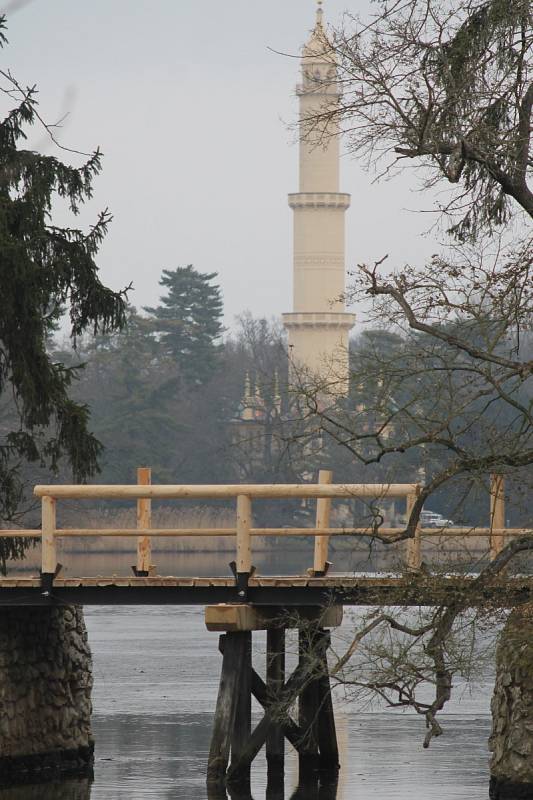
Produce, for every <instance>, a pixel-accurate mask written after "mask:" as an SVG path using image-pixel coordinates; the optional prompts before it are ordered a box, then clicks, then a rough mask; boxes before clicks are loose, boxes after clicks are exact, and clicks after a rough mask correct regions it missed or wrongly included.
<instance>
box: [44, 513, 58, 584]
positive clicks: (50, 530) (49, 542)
mask: <svg viewBox="0 0 533 800" xmlns="http://www.w3.org/2000/svg"><path fill="white" fill-rule="evenodd" d="M41 514H42V517H41V528H42V531H41V547H42V552H41V559H42V561H41V563H42V566H41V571H42V573H43V575H54V574H55V571H56V568H57V553H56V537H55V532H56V501H55V499H54V498H53V497H43V499H42V512H41Z"/></svg>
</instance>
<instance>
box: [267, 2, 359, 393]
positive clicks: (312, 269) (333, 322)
mask: <svg viewBox="0 0 533 800" xmlns="http://www.w3.org/2000/svg"><path fill="white" fill-rule="evenodd" d="M323 15H324V12H323V10H322V2H321V0H318V8H317V14H316V24H315V27H314V29H313V31H312V32H311V36H310V38H309V40H308V42H307V44H305V46H304V48H303V51H302V62H301V64H302V67H301V68H302V82H301V84H299V85H298V86H297V88H296V94H297V95H298V97H299V99H300V186H299V188H300V191H299V192H298V193H297V194H290V195H289V206H290V207H291V208H292V210H293V212H294V262H293V263H294V295H293V311H292V313H290V314H283V324H284V326H285V328H286V330H287V332H288V337H289V356H290V359H291V363H292V365H293V375H296V376H297V377H298V381H301V380H303V381H305V382H308V381H311V382H312V381H313V379H316V378H317V377H318V378H319V381H320V384H321V385H322V386H324V384H325V383H327V384H329V386H330V391H331V393H333V394H337V395H342V394H345V393H346V391H347V387H348V335H349V331H350V329H351V328H352V327H353V325H354V323H355V315H354V314H348V313H347V312H346V308H345V304H344V299H343V295H344V291H345V263H344V238H345V236H344V215H345V212H346V210H347V209H348V207H349V205H350V195H349V194H343V193H341V192H339V160H340V153H339V135H338V133H339V132H338V128H337V126H336V124H334V123H332V122H325V123H322V122H321V121H320V119H319V117H320V114H321V113H322V114H324V113H325V112H327V111H328V110H329V111H331V109H332V108H334V106H335V104H336V103H338V101H339V97H340V92H339V87H338V84H337V82H336V74H337V72H336V60H335V52H334V50H333V49H332V46H331V43H330V42H329V40H328V37H327V34H326V31H325V28H324V21H323Z"/></svg>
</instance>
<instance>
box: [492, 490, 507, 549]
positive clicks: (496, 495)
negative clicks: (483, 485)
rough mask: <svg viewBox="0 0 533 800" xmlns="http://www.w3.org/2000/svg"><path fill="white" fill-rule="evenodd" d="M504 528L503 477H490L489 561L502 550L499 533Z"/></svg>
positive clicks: (502, 538)
mask: <svg viewBox="0 0 533 800" xmlns="http://www.w3.org/2000/svg"><path fill="white" fill-rule="evenodd" d="M503 528H505V478H504V476H503V475H491V476H490V560H491V561H493V560H494V559H495V558H496V556H497V555H498V553H499V552H500V551H501V550H502V549H503V546H504V543H505V540H504V537H503V536H502V534H501V533H493V530H494V529H495V530H499V531H501V530H502V529H503Z"/></svg>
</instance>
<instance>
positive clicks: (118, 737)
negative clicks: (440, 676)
mask: <svg viewBox="0 0 533 800" xmlns="http://www.w3.org/2000/svg"><path fill="white" fill-rule="evenodd" d="M258 556H259V557H258V558H257V563H258V566H259V567H260V570H261V572H263V574H265V573H268V572H271V573H272V572H277V573H278V574H279V572H280V571H288V572H295V573H297V572H299V571H301V569H302V568H303V567H304V566H306V565H307V564H306V563H305V562H307V560H308V557H309V554H308V553H307V552H305V553H302V552H300V553H295V554H293V555H290V556H289V557H287V555H286V554H285V555H284V558H283V563H276V559H275V558H273V556H272V554H269V557H268V558H266V557H265V558H264V563H262V562H263V558H262V557H261V556H260V554H258ZM101 558H102V557H101V556H96V555H95V556H90V557H87V556H84V557H83V560H82V562H81V563H80V562H79V557H75V556H69V557H68V558H67V560H66V568H67V569H69V567H70V569H69V571H71V574H85V575H88V574H98V573H100V574H103V573H104V572H107V573H108V566H107V568H105V565H104V563H103V561H102V564H100V559H101ZM162 558H164V560H165V563H166V562H167V560H168V559H169V555H168V554H165V555H164V556H163V557H162ZM227 560H228V559H227V556H226V555H225V554H218V555H217V557H216V559H214V557H213V555H209V554H203V555H202V554H198V555H196V556H194V557H192V556H190V557H184V556H175V557H173V558H171V561H172V569H169V571H168V574H181V575H187V574H197V575H198V574H206V575H209V574H211V575H216V574H226V572H227V564H226V562H227ZM113 561H114V564H115V566H114V570H113V571H116V572H117V573H120V572H123V573H124V574H125V573H126V572H127V571H128V565H129V564H131V563H132V559H131V556H130V555H128V554H121V555H120V558H118V556H114V557H113ZM174 561H175V562H176V563H174ZM215 561H216V563H214V562H215ZM76 562H78V563H76ZM117 562H118V563H117ZM289 562H290V564H289ZM300 562H302V563H300ZM156 563H162V561H161V560H160V561H156ZM108 564H109V562H107V565H108ZM355 566H356V565H355V564H354V565H353V567H355ZM357 566H359V568H361V566H362V565H359V564H358V565H357ZM365 566H366V565H365ZM353 567H352V568H353ZM85 618H86V623H87V628H88V632H89V640H90V644H91V648H92V652H93V659H94V691H93V704H94V716H93V730H94V736H95V740H96V751H95V771H94V782H93V783H92V785H91V786H88V784H87V783H83V782H79V781H71V782H65V783H62V784H58V785H55V786H50V785H49V786H46V787H45V786H42V787H20V788H17V789H14V790H3V791H2V790H0V800H145V798H146V800H148V799H149V798H161V800H221V798H220V796H218V795H217V796H216V797H211V796H208V794H207V790H206V786H205V770H206V763H207V752H208V748H209V740H210V734H211V724H212V715H213V711H214V708H215V702H216V696H217V690H218V680H219V674H220V666H221V656H220V654H219V652H218V637H217V634H214V633H209V632H208V631H207V630H206V629H205V625H204V622H203V608H202V607H175V608H173V607H169V606H165V607H87V608H86V609H85ZM349 624H350V622H349V619H346V621H345V623H343V625H345V626H346V625H349ZM341 631H342V629H341ZM254 640H255V645H254V646H255V650H256V652H255V654H254V659H255V661H256V665H261V664H262V663H263V664H264V650H263V648H264V643H263V640H262V636H261V634H259V635H257V634H254ZM256 668H257V667H256ZM491 691H492V685H490V683H486V684H480V685H477V686H476V687H468V686H463V687H459V688H458V689H457V690H456V691H455V694H454V699H453V701H452V702H451V703H450V704H449V706H448V708H447V711H446V714H445V715H443V724H444V728H445V733H444V735H443V736H442V737H440V738H439V739H435V740H433V742H432V744H431V747H430V748H429V750H424V749H423V748H422V741H423V738H424V733H425V728H424V721H423V719H422V718H421V717H417V716H416V715H412V714H407V713H398V712H396V711H391V710H389V711H386V710H377V711H371V710H368V709H363V710H361V709H358V708H356V707H354V706H353V705H350V704H348V703H347V702H345V701H344V699H343V698H342V697H337V698H336V721H337V732H338V739H339V748H340V760H341V765H342V768H341V771H340V774H339V781H338V786H337V788H336V790H335V789H334V788H331V787H327V786H325V787H322V789H320V791H319V790H318V789H317V788H316V787H315V788H306V789H302V790H301V791H300V792H298V791H297V785H298V769H297V760H296V758H295V757H294V753H293V752H292V751H291V749H290V746H289V745H287V760H286V779H285V791H284V794H282V793H280V792H279V791H277V792H273V791H268V792H267V780H266V764H265V760H264V757H262V755H261V754H260V756H259V757H258V758H257V759H256V761H255V762H254V767H253V773H252V797H253V798H254V800H291V799H292V798H294V800H334V798H335V800H372V799H373V798H376V800H377V798H380V800H381V798H384V797H386V798H387V800H451V798H461V800H487V798H488V751H487V739H488V736H489V733H490V715H489V703H490V694H491ZM256 712H257V714H259V713H260V712H259V709H258V708H256ZM233 800H240V798H238V796H236V797H235V798H233ZM248 800H249V796H248Z"/></svg>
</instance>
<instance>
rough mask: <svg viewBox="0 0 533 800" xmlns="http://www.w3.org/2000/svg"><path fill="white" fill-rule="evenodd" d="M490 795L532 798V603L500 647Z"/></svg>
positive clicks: (507, 799) (497, 799)
mask: <svg viewBox="0 0 533 800" xmlns="http://www.w3.org/2000/svg"><path fill="white" fill-rule="evenodd" d="M491 708H492V735H491V737H490V741H489V748H490V750H491V751H492V759H491V766H490V771H491V785H490V797H491V798H492V799H493V800H519V798H533V604H527V605H523V606H519V607H518V608H515V609H514V611H513V612H512V613H511V615H510V617H509V619H508V621H507V624H506V626H505V628H504V630H503V632H502V634H501V636H500V641H499V643H498V648H497V651H496V685H495V687H494V695H493V698H492V704H491Z"/></svg>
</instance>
